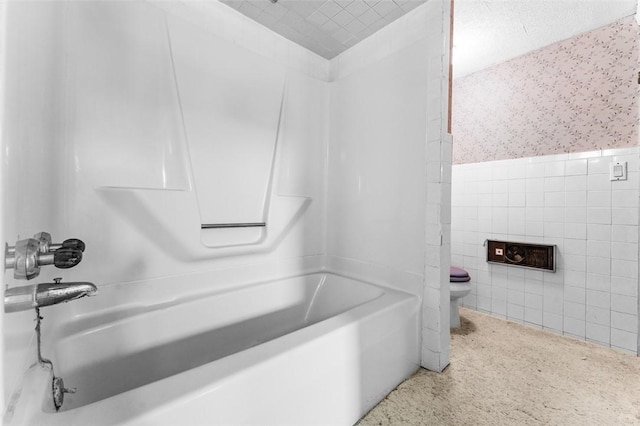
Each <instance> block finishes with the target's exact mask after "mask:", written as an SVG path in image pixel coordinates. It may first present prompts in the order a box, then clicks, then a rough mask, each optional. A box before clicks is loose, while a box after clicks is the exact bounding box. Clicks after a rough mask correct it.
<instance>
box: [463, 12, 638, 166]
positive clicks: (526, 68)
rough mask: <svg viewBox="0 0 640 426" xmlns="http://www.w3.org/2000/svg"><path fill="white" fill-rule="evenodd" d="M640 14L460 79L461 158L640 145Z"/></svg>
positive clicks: (476, 159)
mask: <svg viewBox="0 0 640 426" xmlns="http://www.w3.org/2000/svg"><path fill="white" fill-rule="evenodd" d="M638 29H639V26H638V24H637V22H636V21H635V19H634V17H633V16H630V17H628V18H624V19H621V20H620V21H617V22H615V23H613V24H611V25H607V26H605V27H601V28H598V29H596V30H593V31H590V32H588V33H585V34H581V35H579V36H576V37H573V38H571V39H568V40H565V41H562V42H559V43H556V44H553V45H550V46H547V47H545V48H542V49H539V50H536V51H534V52H531V53H528V54H526V55H524V56H521V57H519V58H515V59H512V60H510V61H507V62H504V63H502V64H498V65H495V66H493V67H491V68H488V69H485V70H482V71H479V72H477V73H474V74H471V75H468V76H465V77H461V78H458V79H456V80H454V82H453V164H463V163H476V162H485V161H493V160H501V159H512V158H522V157H534V156H542V155H553V154H561V153H573V152H584V151H592V150H597V149H609V148H625V147H631V146H636V145H637V144H638V127H639V124H638V98H639V93H640V91H639V87H640V86H639V85H638V76H637V73H638V70H639V68H638V63H639V56H638V35H639V31H638Z"/></svg>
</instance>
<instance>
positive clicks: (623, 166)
mask: <svg viewBox="0 0 640 426" xmlns="http://www.w3.org/2000/svg"><path fill="white" fill-rule="evenodd" d="M609 180H627V162H626V161H614V162H612V163H611V164H610V165H609Z"/></svg>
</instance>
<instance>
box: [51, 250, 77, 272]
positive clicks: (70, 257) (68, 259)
mask: <svg viewBox="0 0 640 426" xmlns="http://www.w3.org/2000/svg"><path fill="white" fill-rule="evenodd" d="M81 260H82V251H80V250H78V249H72V248H61V249H58V250H56V251H54V252H53V264H54V266H55V267H56V268H60V269H68V268H73V267H74V266H76V265H77V264H78V263H80V261H81Z"/></svg>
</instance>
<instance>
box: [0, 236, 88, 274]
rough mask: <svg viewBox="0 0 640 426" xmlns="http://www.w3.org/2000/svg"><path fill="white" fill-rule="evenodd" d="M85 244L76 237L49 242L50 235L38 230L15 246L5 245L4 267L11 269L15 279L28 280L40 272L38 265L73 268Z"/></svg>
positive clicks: (80, 256)
mask: <svg viewBox="0 0 640 426" xmlns="http://www.w3.org/2000/svg"><path fill="white" fill-rule="evenodd" d="M84 249H85V244H84V242H83V241H82V240H80V239H77V238H70V239H67V240H64V241H63V242H62V243H61V244H51V235H50V234H49V233H47V232H39V233H37V234H35V235H34V236H33V238H27V239H24V240H20V241H18V242H17V243H16V245H15V246H9V245H8V244H7V245H6V247H5V259H4V267H5V269H13V270H14V271H13V276H14V278H16V279H23V280H25V279H26V280H30V279H32V278H35V277H37V276H38V275H39V274H40V267H41V266H45V265H54V266H55V267H57V268H61V269H68V268H73V267H74V266H76V265H77V264H78V263H80V261H81V260H82V252H84Z"/></svg>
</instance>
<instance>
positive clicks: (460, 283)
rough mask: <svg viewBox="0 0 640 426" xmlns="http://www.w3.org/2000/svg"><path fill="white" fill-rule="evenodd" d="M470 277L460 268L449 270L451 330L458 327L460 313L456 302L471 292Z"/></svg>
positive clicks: (453, 267)
mask: <svg viewBox="0 0 640 426" xmlns="http://www.w3.org/2000/svg"><path fill="white" fill-rule="evenodd" d="M469 281H471V277H470V276H469V273H468V272H467V271H465V270H464V269H462V268H456V267H455V266H452V267H451V268H450V270H449V288H450V291H451V296H450V299H451V309H450V313H449V318H450V325H449V327H451V328H458V327H460V312H458V300H459V299H461V298H463V297H464V296H466V295H467V294H469V292H470V291H471V283H470V282H469Z"/></svg>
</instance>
